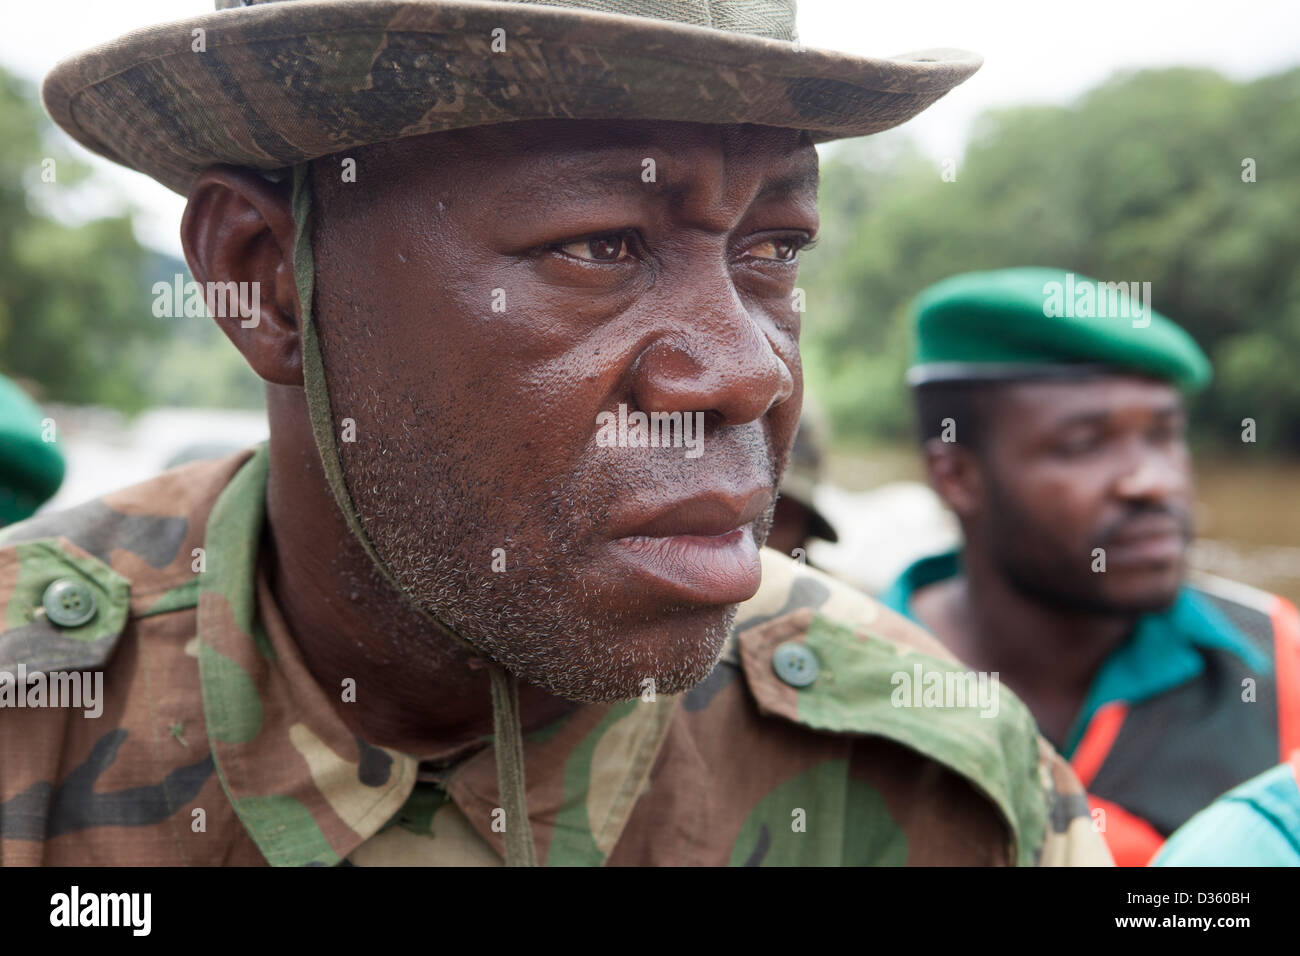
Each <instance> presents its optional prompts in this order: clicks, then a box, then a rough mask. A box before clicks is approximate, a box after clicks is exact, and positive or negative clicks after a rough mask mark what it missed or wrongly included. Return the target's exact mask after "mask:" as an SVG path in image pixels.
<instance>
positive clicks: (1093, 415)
mask: <svg viewBox="0 0 1300 956" xmlns="http://www.w3.org/2000/svg"><path fill="white" fill-rule="evenodd" d="M1184 411H1185V410H1184V409H1183V407H1182V406H1181V405H1178V404H1172V405H1166V406H1164V407H1163V408H1158V409H1156V410H1155V412H1154V414H1155V417H1156V418H1174V417H1177V416H1178V415H1182V414H1183V413H1184ZM1112 414H1113V412H1110V411H1097V412H1079V413H1078V414H1075V415H1068V416H1066V417H1065V418H1063V419H1061V420H1060V421H1059V422H1055V423H1053V425H1052V428H1053V429H1064V428H1071V427H1074V426H1076V425H1104V424H1105V423H1106V420H1107V419H1109V418H1110V417H1111V415H1112Z"/></svg>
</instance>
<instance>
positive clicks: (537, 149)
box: [312, 120, 817, 208]
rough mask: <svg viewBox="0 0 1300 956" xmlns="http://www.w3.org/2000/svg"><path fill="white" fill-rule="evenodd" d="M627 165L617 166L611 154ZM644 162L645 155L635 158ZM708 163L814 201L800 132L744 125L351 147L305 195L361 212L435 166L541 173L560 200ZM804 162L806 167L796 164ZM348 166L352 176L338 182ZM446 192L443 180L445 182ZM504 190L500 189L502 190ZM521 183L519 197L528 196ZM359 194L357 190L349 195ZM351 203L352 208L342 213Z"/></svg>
mask: <svg viewBox="0 0 1300 956" xmlns="http://www.w3.org/2000/svg"><path fill="white" fill-rule="evenodd" d="M623 152H626V153H627V155H626V156H623V157H621V156H620V154H621V153H623ZM643 154H644V155H643ZM706 154H714V155H717V156H719V157H720V158H723V159H725V160H726V161H727V162H728V164H729V165H730V164H743V163H751V162H755V161H762V160H766V161H772V162H779V163H781V165H782V166H783V167H787V166H788V167H789V170H788V172H787V173H786V174H785V175H782V176H781V185H782V186H784V187H786V188H787V189H795V188H804V189H807V190H808V191H809V192H811V193H812V194H813V195H814V196H815V191H816V186H817V158H816V152H815V150H814V148H813V144H812V138H811V135H810V134H809V133H808V132H807V131H801V130H794V129H782V128H777V127H768V126H755V125H753V124H732V125H714V124H705V123H687V122H676V121H658V120H653V121H652V120H531V121H522V122H516V123H500V124H494V125H491V126H480V127H472V128H467V129H458V130H451V131H448V132H442V133H429V134H425V135H423V136H414V137H408V138H405V139H399V140H392V141H389V142H385V143H376V144H374V145H370V146H363V147H358V148H355V149H350V150H347V151H346V152H341V153H337V154H334V155H332V156H326V157H322V158H320V159H317V160H315V161H313V164H312V168H313V173H314V176H313V180H314V184H313V185H314V189H315V192H316V195H317V197H318V198H320V199H321V200H323V201H324V202H326V203H329V202H331V201H338V202H340V203H341V204H343V205H344V207H345V208H364V207H365V205H366V204H367V199H368V197H367V195H366V194H367V193H368V194H369V198H370V199H373V198H374V197H375V196H376V195H378V194H379V193H380V192H382V191H385V190H388V189H402V188H403V187H404V185H405V184H406V182H407V177H408V175H409V174H410V173H412V172H414V171H416V170H420V169H426V168H428V167H430V166H436V167H437V168H439V169H443V170H448V171H454V172H455V174H456V177H473V176H476V175H481V173H482V171H483V170H484V168H486V167H491V166H497V167H511V168H512V171H521V172H522V170H523V169H525V168H527V167H532V168H539V167H545V170H544V171H542V170H541V169H540V168H539V173H541V174H542V175H545V176H547V177H548V179H547V187H548V188H550V189H553V190H555V191H557V192H562V191H563V190H564V189H565V187H566V184H572V185H573V186H574V187H577V188H586V187H587V186H588V182H587V180H591V179H593V178H598V177H600V176H601V174H603V173H607V172H608V170H609V168H610V166H611V165H612V164H617V163H618V162H620V161H625V164H626V165H627V167H628V172H629V180H632V181H639V180H640V177H641V174H642V172H643V168H642V167H643V163H644V160H645V159H647V158H653V159H654V160H655V163H656V164H657V165H658V166H660V167H662V168H664V170H665V173H667V172H668V171H674V172H675V171H683V172H684V171H687V170H693V169H697V168H698V159H699V157H700V156H702V155H706ZM805 155H806V158H803V157H804V156H805ZM345 160H352V166H353V170H354V172H355V176H354V177H352V178H349V177H345V176H343V175H342V170H343V164H344V162H345ZM447 184H448V185H451V184H452V183H451V177H448V181H447ZM506 185H507V186H508V185H509V184H506ZM536 185H537V184H535V183H528V182H524V181H522V178H521V180H520V181H519V182H518V186H519V188H520V190H523V191H524V192H533V193H535V191H536ZM349 187H361V188H349ZM349 200H351V203H349Z"/></svg>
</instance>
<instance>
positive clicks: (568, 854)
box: [0, 449, 1110, 866]
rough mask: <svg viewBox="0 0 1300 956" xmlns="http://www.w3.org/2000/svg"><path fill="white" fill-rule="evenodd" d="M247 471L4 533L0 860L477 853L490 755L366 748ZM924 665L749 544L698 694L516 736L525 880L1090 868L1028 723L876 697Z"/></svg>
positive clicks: (805, 575) (901, 632)
mask: <svg viewBox="0 0 1300 956" xmlns="http://www.w3.org/2000/svg"><path fill="white" fill-rule="evenodd" d="M266 469H267V455H266V454H265V450H264V449H259V450H258V451H256V452H243V453H241V454H239V455H235V456H232V457H230V458H226V459H224V460H221V461H216V462H201V463H196V464H192V465H188V466H185V467H182V468H179V469H175V470H173V471H169V472H166V473H164V474H163V475H161V476H159V477H157V478H155V479H153V480H151V481H148V482H145V483H143V484H141V485H137V486H135V487H133V488H128V489H125V490H123V491H120V492H115V493H113V494H111V495H108V496H106V497H105V498H103V499H100V500H97V501H94V502H92V503H90V504H87V505H83V506H81V507H78V508H75V509H72V510H70V511H67V512H64V513H60V514H54V515H46V516H40V517H37V518H36V519H33V520H30V521H28V522H25V523H23V524H20V525H15V526H13V527H11V528H8V529H5V531H4V532H3V533H0V609H3V617H2V618H0V629H2V630H0V681H7V682H6V683H4V685H3V691H2V692H0V863H5V864H91V865H94V864H147V865H187V864H188V865H215V864H247V865H261V864H266V863H270V864H273V865H310V864H314V865H321V864H326V865H328V864H337V863H342V862H346V863H351V864H356V865H373V864H394V863H395V864H489V865H491V864H498V863H500V862H501V860H502V857H503V853H504V845H503V842H502V835H501V834H500V833H498V832H496V831H495V830H494V828H493V823H494V814H493V810H494V809H496V808H497V807H498V806H499V800H498V797H497V778H496V771H495V763H494V757H493V753H492V748H491V746H490V745H487V746H484V747H483V748H482V749H480V750H479V751H478V752H476V753H473V754H472V755H470V756H468V757H465V758H463V759H461V760H460V761H459V762H457V763H454V764H453V765H452V766H449V767H440V766H430V765H429V764H427V763H421V761H420V760H419V759H417V758H416V757H414V756H412V755H408V754H403V753H399V752H397V751H394V750H389V749H384V748H380V747H376V746H372V745H370V744H368V743H366V742H365V741H363V740H361V739H359V738H358V737H357V736H355V735H354V734H353V733H351V732H350V731H349V730H348V729H347V728H346V726H345V725H344V723H343V721H342V719H341V717H340V716H339V715H338V714H337V712H336V711H335V710H334V709H333V707H332V704H331V701H330V699H328V698H327V697H326V693H325V691H324V690H323V689H322V688H321V687H320V686H318V685H317V684H316V682H315V681H314V680H313V678H312V677H311V675H310V673H309V671H308V670H307V668H306V666H305V664H304V662H303V660H302V657H301V655H300V654H299V652H298V650H297V648H296V646H295V643H294V641H293V638H292V636H291V635H290V634H289V632H288V630H287V628H286V626H285V624H284V622H283V620H282V619H281V617H280V614H279V611H278V609H277V607H276V604H275V600H274V597H273V595H272V592H271V589H270V587H269V586H268V583H267V578H266V576H265V574H264V573H263V572H262V571H261V570H260V564H259V561H258V560H257V557H258V552H259V542H260V541H261V539H262V531H263V523H264V520H265V516H264V500H265V488H266ZM198 549H202V550H201V551H200V550H198ZM200 557H201V558H202V560H199V559H200ZM55 584H57V585H58V587H52V585H55ZM87 614H89V615H90V616H89V617H88V619H87ZM60 622H62V623H60ZM792 646H793V647H795V648H796V650H795V651H794V655H795V657H796V658H798V659H799V660H801V661H802V662H803V663H804V665H805V672H804V673H805V678H801V679H800V680H798V681H795V682H794V683H790V682H787V681H785V680H782V679H781V677H780V676H778V673H777V671H776V670H774V666H773V665H774V654H776V653H777V651H778V648H784V649H785V650H784V653H785V654H787V656H788V655H789V654H790V653H791V651H790V648H791V647H792ZM810 662H811V663H810ZM808 667H811V670H813V671H816V673H815V674H814V673H811V672H810V671H809V670H808ZM6 672H7V673H9V674H13V675H14V677H13V678H12V679H6V677H5V673H6ZM922 673H926V674H930V673H938V674H941V675H948V674H958V675H960V674H963V673H964V671H962V669H961V668H960V666H959V665H957V664H956V663H955V662H954V661H953V659H952V658H951V656H950V655H949V654H948V653H947V652H946V651H945V650H944V649H943V648H942V647H941V646H940V645H939V644H938V643H937V642H936V641H934V640H933V639H932V638H930V637H929V636H928V635H926V634H925V633H924V632H923V631H921V630H919V629H918V628H917V627H916V626H915V625H913V624H911V623H909V622H907V621H906V620H905V619H903V618H901V617H899V616H897V615H895V614H894V613H893V612H891V611H888V610H886V609H885V608H883V607H882V606H881V605H879V604H877V603H876V602H875V601H873V600H871V599H869V598H867V597H865V596H864V595H861V594H859V593H858V592H856V591H853V590H851V589H849V588H848V587H847V586H845V585H842V584H840V583H838V582H835V581H833V580H831V579H830V578H828V577H826V576H824V575H822V574H819V573H818V572H816V571H813V570H811V569H808V568H806V567H802V566H800V565H797V564H795V563H793V562H791V561H789V560H788V559H785V558H783V557H782V556H779V555H777V554H775V553H774V552H771V551H765V552H764V555H763V584H762V587H761V589H760V591H759V593H758V594H757V595H756V596H755V597H754V598H753V599H752V600H750V601H749V602H747V603H746V604H745V605H743V606H742V608H741V610H740V612H739V614H738V617H737V621H736V624H735V627H734V630H733V634H732V638H731V641H730V642H729V644H728V648H727V651H726V653H725V655H724V658H723V660H722V661H721V662H720V663H719V664H718V666H717V667H716V668H715V670H714V671H713V673H712V674H711V676H710V677H709V678H708V679H707V680H705V681H704V682H703V683H702V684H700V685H699V686H697V687H696V688H694V689H692V690H691V691H689V692H688V693H685V694H682V695H678V696H676V697H669V696H664V695H659V696H658V697H657V698H655V699H653V700H644V699H636V700H631V701H624V702H620V703H614V704H598V705H582V706H580V707H578V708H576V709H575V710H573V711H571V712H570V713H568V714H567V715H566V716H564V717H562V718H560V719H559V720H557V721H555V722H553V723H552V724H550V725H548V726H546V727H543V728H542V729H541V730H538V731H535V732H532V733H529V734H528V735H526V737H525V766H526V784H527V790H526V797H527V808H528V814H529V819H530V821H531V824H532V830H533V835H534V839H535V841H536V844H537V852H538V858H539V861H540V862H542V863H543V864H545V865H549V866H556V865H600V864H611V865H614V864H678V865H681V864H709V865H727V864H736V865H742V864H743V865H756V864H769V865H771V864H836V865H837V864H876V863H881V864H901V863H911V864H1008V863H1010V864H1032V863H1040V864H1067V863H1068V864H1091V863H1102V864H1108V863H1109V862H1110V857H1109V855H1108V853H1107V851H1106V850H1105V848H1104V845H1103V844H1102V842H1101V840H1100V838H1099V837H1098V835H1097V834H1096V833H1094V832H1093V829H1092V827H1091V821H1090V817H1089V816H1088V808H1087V804H1086V803H1085V801H1084V798H1083V794H1082V791H1081V789H1080V788H1079V785H1078V783H1077V781H1076V780H1075V778H1074V777H1073V776H1072V774H1071V772H1070V770H1069V768H1068V767H1067V766H1066V765H1065V764H1064V763H1063V762H1062V761H1061V759H1060V758H1059V757H1058V756H1057V755H1056V754H1055V752H1054V751H1053V750H1052V749H1051V748H1050V746H1048V745H1047V744H1046V743H1045V742H1044V741H1043V740H1042V739H1041V738H1040V737H1039V736H1038V734H1037V732H1036V731H1035V729H1034V724H1033V721H1032V719H1031V718H1030V716H1029V714H1028V712H1027V711H1026V709H1025V708H1024V706H1023V705H1022V704H1021V703H1020V702H1019V701H1018V700H1016V699H1014V697H1013V696H1012V695H1011V694H1010V693H1008V692H1006V691H1005V689H1004V690H1003V691H1002V693H1001V694H1000V698H999V700H998V703H999V706H998V707H997V708H996V714H995V715H991V716H981V711H980V710H977V709H975V708H973V707H971V706H924V707H919V706H910V705H909V706H895V705H896V704H898V703H899V699H898V695H897V694H896V690H897V687H896V686H895V685H896V683H897V680H898V675H899V674H907V675H909V676H910V675H913V674H915V675H917V676H919V675H920V674H922ZM78 675H79V676H80V677H82V678H83V681H84V685H85V686H84V688H83V690H85V691H86V692H87V693H88V694H91V693H93V691H92V690H91V688H92V686H93V683H94V680H95V679H98V680H102V694H101V695H99V696H98V698H97V699H96V700H95V701H94V702H93V704H94V706H93V707H88V706H86V704H87V703H88V701H87V700H86V699H82V700H76V699H75V695H74V694H73V690H74V687H73V685H72V682H71V680H70V679H71V678H73V677H75V676H78ZM786 676H787V677H789V673H788V671H787V674H786ZM807 677H815V679H814V680H812V682H811V683H805V682H804V681H805V680H806V678H807ZM24 682H25V686H24ZM799 683H802V684H803V686H798V687H797V686H795V684H799ZM37 691H42V692H43V693H44V695H45V696H44V697H41V696H39V695H38V694H37V693H36V692H37ZM23 692H25V693H26V696H25V697H23ZM56 698H57V699H56ZM42 701H44V703H46V704H48V703H61V704H63V705H64V706H37V704H39V703H41V702H42ZM70 703H75V704H77V705H79V706H68V705H69V704H70ZM915 703H916V701H915V700H913V699H912V698H907V699H904V700H902V704H905V705H908V704H915ZM20 705H22V706H20ZM96 710H98V711H99V713H95V711H96Z"/></svg>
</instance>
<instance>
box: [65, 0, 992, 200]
mask: <svg viewBox="0 0 1300 956" xmlns="http://www.w3.org/2000/svg"><path fill="white" fill-rule="evenodd" d="M216 6H217V10H216V11H215V12H214V13H209V14H205V15H203V16H198V17H191V18H189V19H186V20H179V21H175V22H171V23H164V24H160V25H157V26H151V27H147V28H145V29H142V30H137V31H135V32H133V33H129V34H127V35H126V36H123V37H120V38H119V39H117V40H114V41H112V42H111V43H106V44H104V45H102V46H99V47H96V48H94V49H92V50H88V51H86V52H84V53H81V54H78V55H77V56H74V57H71V58H70V59H67V60H64V61H63V62H61V63H60V64H58V65H57V66H56V67H55V68H54V69H53V70H52V71H51V72H50V74H49V76H47V77H46V78H45V84H44V87H43V90H42V94H43V98H44V101H45V107H46V109H47V110H48V111H49V113H50V116H52V117H53V118H54V121H55V122H56V123H58V124H59V126H61V127H63V129H64V130H66V131H67V132H68V133H69V134H70V135H71V136H72V137H73V138H74V139H76V140H77V141H78V142H79V143H81V144H82V145H83V146H85V147H86V148H87V149H90V150H91V151H93V152H96V153H98V154H100V155H101V156H105V157H107V158H108V159H111V160H113V161H114V162H117V163H121V164H122V165H124V166H129V167H130V168H132V169H136V170H139V171H140V172H142V173H145V174H146V175H148V176H151V177H153V178H154V179H156V180H158V181H159V182H161V183H163V184H164V185H166V186H168V187H169V188H171V189H173V190H175V191H176V192H179V193H181V194H182V195H184V194H186V193H187V192H188V191H189V187H190V184H191V183H192V182H193V180H194V177H195V176H196V175H197V174H198V172H199V171H200V170H202V169H204V168H206V167H208V166H210V165H213V164H214V163H230V164H233V165H236V166H246V167H251V168H254V169H280V168H284V167H287V166H292V165H295V164H297V163H301V162H305V161H307V160H311V159H315V158H317V157H320V156H326V155H329V154H332V153H336V152H340V151H342V150H346V149H350V148H353V147H357V146H364V145H367V144H370V143H379V142H385V141H388V140H394V139H401V138H403V137H407V136H416V135H420V134H423V133H432V132H438V131H441V130H449V129H456V128H461V127H468V126H483V125H488V124H492V123H503V122H509V121H512V120H528V119H551V118H570V119H645V120H682V121H691V122H701V123H755V124H760V125H765V126H778V127H787V128H793V129H804V130H808V131H809V132H810V133H811V134H812V137H813V140H814V141H815V142H821V141H825V140H830V139H836V138H841V137H848V136H862V135H866V134H868V133H876V132H879V131H881V130H884V129H888V128H890V127H892V126H897V125H898V124H899V123H902V122H905V121H906V120H908V119H910V118H911V117H912V116H915V115H916V114H917V113H919V112H921V111H922V110H924V109H925V108H926V107H927V106H929V105H930V104H931V103H933V102H934V101H935V100H937V99H938V98H939V97H941V96H943V94H944V93H946V92H948V90H950V89H952V88H953V87H954V86H956V85H957V84H959V83H961V82H962V81H963V80H965V79H966V78H967V77H969V76H970V75H971V74H972V73H974V72H975V71H976V70H977V69H979V67H980V64H981V62H982V61H981V59H980V57H978V56H976V55H974V54H971V53H966V52H964V51H961V50H948V49H935V50H926V51H922V52H917V53H911V54H906V55H902V56H898V57H894V58H891V59H874V58H864V57H857V56H850V55H847V54H842V53H834V52H829V51H824V50H812V49H806V48H802V47H800V46H799V44H798V43H797V40H796V33H795V0H546V2H544V3H542V2H538V0H242V2H241V0H216Z"/></svg>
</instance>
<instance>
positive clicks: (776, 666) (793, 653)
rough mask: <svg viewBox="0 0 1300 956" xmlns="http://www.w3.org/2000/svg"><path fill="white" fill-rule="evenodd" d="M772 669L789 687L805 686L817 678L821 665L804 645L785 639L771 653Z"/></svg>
mask: <svg viewBox="0 0 1300 956" xmlns="http://www.w3.org/2000/svg"><path fill="white" fill-rule="evenodd" d="M772 669H773V670H774V671H776V676H777V677H779V678H781V680H783V681H785V682H786V683H787V684H789V685H790V686H791V687H807V686H808V685H809V684H811V683H812V682H813V681H815V680H816V679H817V675H818V674H820V673H821V669H822V666H821V664H819V663H818V662H817V655H816V654H814V653H813V652H812V651H810V650H809V649H808V648H807V647H806V646H805V645H803V644H799V643H796V642H795V641H786V642H785V643H784V644H781V645H779V646H778V647H777V649H776V651H775V652H774V653H773V654H772Z"/></svg>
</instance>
